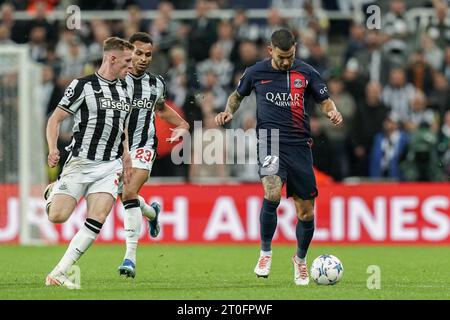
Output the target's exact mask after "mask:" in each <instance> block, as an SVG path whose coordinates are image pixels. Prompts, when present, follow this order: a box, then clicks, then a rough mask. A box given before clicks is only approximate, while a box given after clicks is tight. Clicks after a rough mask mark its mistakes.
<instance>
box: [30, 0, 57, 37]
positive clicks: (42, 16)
mask: <svg viewBox="0 0 450 320" xmlns="http://www.w3.org/2000/svg"><path fill="white" fill-rule="evenodd" d="M48 5H51V4H48V3H47V1H43V0H38V1H34V6H33V8H34V10H33V15H34V18H33V19H32V20H31V21H30V22H29V25H28V28H29V30H30V33H31V30H32V29H33V28H34V27H36V26H39V27H44V28H45V31H46V40H47V42H50V43H56V42H57V41H58V33H57V26H56V24H55V22H53V23H50V22H49V20H48V18H47V16H48V13H49V12H50V10H48V8H47V7H48ZM29 38H31V36H30V35H29Z"/></svg>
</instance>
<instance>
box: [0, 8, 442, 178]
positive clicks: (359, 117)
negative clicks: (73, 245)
mask: <svg viewBox="0 0 450 320" xmlns="http://www.w3.org/2000/svg"><path fill="white" fill-rule="evenodd" d="M66 2H67V1H63V0H61V1H58V0H46V1H28V3H26V2H24V1H0V3H1V10H0V45H6V44H13V43H28V44H29V46H30V49H31V50H30V54H31V56H32V58H33V59H34V60H35V61H37V62H39V63H41V64H42V65H43V69H42V70H43V84H42V92H43V95H42V96H43V97H44V99H45V101H44V103H43V105H44V108H43V110H42V113H43V114H45V116H48V115H49V114H50V113H51V112H52V111H53V109H54V108H55V107H56V105H57V103H58V101H59V99H60V98H61V96H62V94H63V91H64V88H65V87H66V86H67V85H68V84H69V82H70V81H71V80H72V79H73V78H77V77H80V76H83V75H85V74H88V73H92V72H93V71H95V69H96V68H97V67H98V66H99V63H100V62H101V58H102V57H101V55H102V43H103V41H104V40H105V39H106V38H108V37H110V36H119V37H123V38H129V36H130V35H131V34H133V33H135V32H137V31H144V32H148V33H150V34H151V36H152V38H153V40H154V49H155V54H154V57H153V61H152V64H151V68H150V71H151V72H153V73H155V74H161V75H162V76H163V77H164V78H165V80H166V83H167V89H168V96H169V99H170V101H171V104H172V105H174V106H175V107H177V108H179V110H181V111H182V113H183V114H184V116H185V118H186V119H187V120H188V122H189V123H190V125H191V129H192V130H196V129H198V127H197V128H196V127H195V126H194V121H199V120H202V121H203V129H208V128H216V129H219V130H222V131H223V128H218V127H217V126H216V125H215V123H214V116H215V114H216V113H217V112H219V111H222V110H223V109H224V107H225V104H226V99H227V96H228V95H229V93H230V92H231V91H232V90H234V89H235V88H236V86H237V83H238V81H239V79H240V77H241V76H242V74H243V72H244V71H245V68H246V67H248V66H251V65H253V64H254V63H255V62H256V61H258V60H260V59H264V58H266V57H267V50H266V46H267V42H268V39H269V37H270V35H271V33H272V32H273V31H274V30H276V29H279V28H282V27H287V28H290V29H291V30H292V31H293V32H294V33H295V35H296V37H297V38H298V50H297V55H298V57H299V58H301V59H303V60H304V61H306V62H307V63H309V64H310V65H312V66H313V67H314V68H316V69H317V70H318V71H319V72H320V73H321V74H322V76H323V77H325V78H326V79H327V82H328V88H329V92H330V94H331V98H332V99H333V100H334V101H335V102H336V105H337V107H338V109H339V110H340V111H341V113H342V115H343V117H344V123H345V125H343V126H341V127H339V128H337V129H336V128H334V127H332V125H331V124H330V123H329V121H326V120H327V119H326V118H324V116H323V115H322V114H321V112H320V111H319V109H318V108H317V107H316V106H314V105H312V101H310V102H311V103H310V104H311V105H309V106H308V110H309V114H310V117H311V132H312V135H313V137H314V145H313V155H314V161H315V166H316V168H317V169H318V170H320V171H322V172H324V173H326V174H328V175H330V176H332V177H333V178H334V179H335V180H336V181H342V180H344V179H346V178H349V177H362V178H364V179H381V180H384V179H387V180H400V181H443V180H448V177H449V175H450V88H449V81H450V13H449V9H448V3H446V2H445V1H443V0H441V1H433V5H434V6H433V10H434V12H435V13H434V15H433V16H432V17H431V18H430V20H429V23H428V24H427V26H426V27H424V28H419V26H418V25H417V24H415V23H414V21H411V20H410V19H408V18H407V16H406V12H407V10H408V9H409V8H410V4H409V2H408V3H407V2H406V1H404V0H392V1H390V2H387V4H386V2H385V4H386V5H385V6H384V9H383V11H382V13H381V14H382V17H383V18H382V24H381V28H380V29H379V30H376V29H375V30H370V29H368V28H367V27H366V25H365V22H364V23H363V24H361V23H358V22H354V21H337V22H336V21H332V20H330V19H329V18H328V17H327V15H326V14H325V11H324V9H328V7H327V6H328V5H329V4H330V3H331V2H332V1H326V0H324V1H322V3H324V5H323V6H322V7H320V6H317V4H318V3H320V1H312V2H310V1H307V0H294V1H292V0H291V1H289V0H272V1H269V3H268V5H269V9H268V14H267V18H266V19H265V20H260V19H249V18H248V15H247V10H246V9H247V8H244V7H234V6H232V4H231V3H230V2H231V1H220V0H218V1H206V0H198V1H195V2H194V1H186V2H183V1H172V2H170V1H160V2H159V3H157V7H156V10H157V16H156V18H155V19H153V20H147V19H144V18H143V16H142V9H146V8H144V7H142V4H141V3H140V1H128V0H127V1H98V2H93V1H91V2H89V1H82V0H80V1H79V2H78V4H79V5H80V7H81V9H82V10H89V9H97V10H99V9H123V10H126V12H127V15H126V16H125V17H124V18H123V19H121V20H102V19H101V17H99V18H98V19H95V20H91V21H85V20H83V22H82V25H81V29H80V30H69V29H67V28H66V24H65V21H63V20H60V21H58V20H52V19H50V18H49V17H50V16H51V12H52V10H55V8H58V6H64V5H67V3H66ZM415 2H417V1H415ZM422 2H423V5H424V6H429V7H431V5H432V4H431V1H430V3H428V1H422ZM24 3H26V6H25V5H24ZM70 3H72V4H74V3H76V1H70ZM89 3H91V4H92V3H103V7H95V8H93V7H90V6H89ZM181 3H182V4H181ZM335 3H340V1H335ZM364 3H365V6H367V5H369V4H371V1H364ZM290 6H292V8H301V7H303V8H304V10H305V15H304V16H302V17H298V18H295V19H287V18H285V17H283V15H282V14H281V13H280V11H279V9H277V8H290ZM186 8H194V9H195V13H196V18H195V19H191V20H176V19H174V18H173V11H174V10H176V9H186ZM218 8H219V9H220V8H225V9H227V8H232V9H234V14H233V16H232V17H231V19H228V20H226V19H223V20H221V19H212V18H210V17H209V15H208V13H209V12H210V11H211V10H213V9H218ZM15 10H28V11H29V12H30V14H31V15H32V16H33V19H31V20H27V21H24V20H17V19H15V17H14V11H15ZM3 85H6V83H3V84H2V86H3ZM255 108H256V106H255V101H254V96H250V97H248V98H246V100H244V101H243V105H241V108H240V110H239V112H238V113H237V114H236V116H235V119H234V120H233V123H232V124H231V126H232V127H233V128H244V129H250V128H254V127H255V124H256V118H255ZM70 132H71V124H70V122H68V123H66V125H65V126H64V127H63V128H62V129H61V135H60V140H61V141H60V146H61V148H62V147H63V146H64V145H67V144H68V143H69V141H70V139H71V136H70ZM207 145H208V143H204V146H207ZM254 146H255V143H254V142H252V141H248V143H247V145H246V148H247V150H248V149H249V148H254ZM194 152H197V151H194ZM247 154H251V153H249V152H247ZM223 156H224V157H226V156H227V155H226V154H224V155H223ZM152 175H153V176H154V175H156V176H184V177H186V178H187V179H190V178H193V177H202V176H203V177H209V178H213V179H214V180H215V181H219V180H220V179H221V178H226V177H229V176H236V177H241V179H243V180H246V181H256V180H258V179H259V178H258V175H257V166H251V165H237V166H233V165H214V166H210V165H206V164H205V165H191V166H190V167H189V166H175V165H173V164H172V162H171V160H170V155H166V156H164V157H160V159H159V161H157V162H156V164H155V167H154V171H153V173H152Z"/></svg>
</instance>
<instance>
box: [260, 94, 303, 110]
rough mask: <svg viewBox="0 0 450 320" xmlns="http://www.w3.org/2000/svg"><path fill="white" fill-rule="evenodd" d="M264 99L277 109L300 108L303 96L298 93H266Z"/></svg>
mask: <svg viewBox="0 0 450 320" xmlns="http://www.w3.org/2000/svg"><path fill="white" fill-rule="evenodd" d="M266 99H267V100H269V101H270V102H272V103H273V104H275V105H276V106H278V107H291V106H294V107H301V106H302V104H301V99H303V94H300V93H294V94H292V93H286V92H277V93H273V92H270V91H269V92H267V93H266Z"/></svg>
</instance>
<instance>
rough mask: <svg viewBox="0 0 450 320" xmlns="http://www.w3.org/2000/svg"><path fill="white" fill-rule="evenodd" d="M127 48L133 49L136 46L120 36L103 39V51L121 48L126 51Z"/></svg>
mask: <svg viewBox="0 0 450 320" xmlns="http://www.w3.org/2000/svg"><path fill="white" fill-rule="evenodd" d="M126 49H129V50H133V49H134V46H133V45H132V44H131V43H129V42H128V41H126V40H123V39H121V38H118V37H109V38H108V39H106V40H105V41H103V52H107V51H111V50H121V51H124V50H126Z"/></svg>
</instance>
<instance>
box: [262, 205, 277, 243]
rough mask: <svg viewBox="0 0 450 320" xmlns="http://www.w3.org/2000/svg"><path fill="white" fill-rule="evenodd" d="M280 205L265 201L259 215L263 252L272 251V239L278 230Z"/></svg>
mask: <svg viewBox="0 0 450 320" xmlns="http://www.w3.org/2000/svg"><path fill="white" fill-rule="evenodd" d="M279 204H280V202H274V201H270V200H267V199H264V200H263V204H262V207H261V213H260V215H259V222H260V234H261V250H262V251H270V250H272V238H273V235H274V233H275V229H276V228H277V208H278V205H279Z"/></svg>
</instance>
